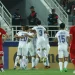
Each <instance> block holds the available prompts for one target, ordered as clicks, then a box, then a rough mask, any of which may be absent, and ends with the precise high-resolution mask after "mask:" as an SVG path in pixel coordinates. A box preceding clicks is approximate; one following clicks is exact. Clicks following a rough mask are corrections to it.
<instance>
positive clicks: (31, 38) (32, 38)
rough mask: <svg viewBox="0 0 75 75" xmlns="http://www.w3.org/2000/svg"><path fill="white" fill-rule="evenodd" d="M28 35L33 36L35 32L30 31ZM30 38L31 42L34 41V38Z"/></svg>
mask: <svg viewBox="0 0 75 75" xmlns="http://www.w3.org/2000/svg"><path fill="white" fill-rule="evenodd" d="M28 35H30V36H32V35H34V33H31V32H29V33H28ZM29 40H30V42H32V43H33V38H29Z"/></svg>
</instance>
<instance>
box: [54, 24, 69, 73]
mask: <svg viewBox="0 0 75 75" xmlns="http://www.w3.org/2000/svg"><path fill="white" fill-rule="evenodd" d="M55 38H56V39H55V40H58V57H59V67H60V71H61V72H62V71H63V58H65V60H64V71H65V72H67V65H68V55H69V53H68V41H69V32H68V31H66V30H65V24H64V23H61V24H60V30H59V31H58V32H57V34H56V35H55Z"/></svg>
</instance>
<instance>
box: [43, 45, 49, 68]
mask: <svg viewBox="0 0 75 75" xmlns="http://www.w3.org/2000/svg"><path fill="white" fill-rule="evenodd" d="M49 51H50V46H49V44H48V45H47V51H46V52H47V60H46V62H45V63H44V64H46V66H45V67H46V68H50V63H49V59H48V54H49Z"/></svg>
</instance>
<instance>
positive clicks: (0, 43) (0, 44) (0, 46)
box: [0, 28, 8, 72]
mask: <svg viewBox="0 0 75 75" xmlns="http://www.w3.org/2000/svg"><path fill="white" fill-rule="evenodd" d="M3 36H4V37H5V38H4V40H2V37H3ZM7 38H8V35H7V33H6V31H5V30H4V29H2V28H0V70H1V72H4V69H3V60H2V57H3V56H4V52H3V43H4V42H5V41H6V39H7Z"/></svg>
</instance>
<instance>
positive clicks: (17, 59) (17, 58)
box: [14, 56, 19, 67]
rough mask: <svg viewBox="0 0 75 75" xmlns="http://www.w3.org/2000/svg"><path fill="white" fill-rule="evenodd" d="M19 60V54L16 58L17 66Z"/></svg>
mask: <svg viewBox="0 0 75 75" xmlns="http://www.w3.org/2000/svg"><path fill="white" fill-rule="evenodd" d="M18 61H19V56H17V57H16V59H15V65H14V66H15V67H16V66H17V63H18Z"/></svg>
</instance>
